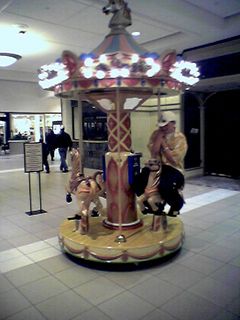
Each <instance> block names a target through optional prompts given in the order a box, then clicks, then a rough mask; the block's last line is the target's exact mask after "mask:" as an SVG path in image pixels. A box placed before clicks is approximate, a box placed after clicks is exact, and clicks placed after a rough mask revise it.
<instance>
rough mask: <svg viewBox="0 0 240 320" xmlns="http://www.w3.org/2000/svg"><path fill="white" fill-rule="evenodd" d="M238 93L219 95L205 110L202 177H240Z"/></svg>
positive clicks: (214, 97) (239, 92)
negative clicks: (203, 174) (208, 175)
mask: <svg viewBox="0 0 240 320" xmlns="http://www.w3.org/2000/svg"><path fill="white" fill-rule="evenodd" d="M239 101H240V90H232V91H224V92H218V93H216V94H215V95H213V96H212V97H211V98H209V100H208V101H207V103H206V106H205V107H206V109H205V168H204V171H205V174H210V175H213V174H216V175H225V176H229V177H232V178H239V177H240V155H239V147H240V106H239Z"/></svg>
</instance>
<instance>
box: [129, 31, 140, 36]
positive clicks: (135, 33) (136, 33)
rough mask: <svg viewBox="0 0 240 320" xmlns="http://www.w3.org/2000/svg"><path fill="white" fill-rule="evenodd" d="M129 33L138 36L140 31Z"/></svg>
mask: <svg viewBox="0 0 240 320" xmlns="http://www.w3.org/2000/svg"><path fill="white" fill-rule="evenodd" d="M131 34H132V36H133V37H139V36H140V34H141V33H140V31H133V32H132V33H131Z"/></svg>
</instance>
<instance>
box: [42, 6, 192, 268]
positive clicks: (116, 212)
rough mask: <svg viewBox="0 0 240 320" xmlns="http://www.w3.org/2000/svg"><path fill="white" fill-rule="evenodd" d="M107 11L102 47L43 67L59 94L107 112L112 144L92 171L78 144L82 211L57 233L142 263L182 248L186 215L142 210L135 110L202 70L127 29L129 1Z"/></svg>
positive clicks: (71, 249)
mask: <svg viewBox="0 0 240 320" xmlns="http://www.w3.org/2000/svg"><path fill="white" fill-rule="evenodd" d="M103 13H105V14H106V15H108V14H112V17H111V19H110V22H109V28H110V32H109V34H107V35H106V37H105V39H104V40H103V41H102V42H101V43H100V44H99V46H98V47H97V48H95V49H94V50H93V51H92V52H90V53H88V54H81V55H80V56H79V57H78V56H76V55H75V54H74V53H72V52H70V51H67V50H66V51H64V52H63V53H62V56H61V59H59V60H57V61H56V62H54V63H53V64H51V65H45V66H43V67H41V68H40V70H39V84H40V85H41V87H42V88H43V89H46V90H53V91H54V93H55V95H56V96H57V97H61V98H65V99H75V100H78V101H82V100H87V101H89V102H91V103H92V104H94V105H95V106H96V107H97V108H99V109H101V110H102V111H104V112H105V113H107V128H108V152H106V154H105V157H104V159H103V168H100V169H102V170H100V171H98V172H97V173H96V174H95V175H94V176H91V177H86V176H85V175H84V172H83V169H82V168H83V166H84V164H83V163H82V161H81V154H80V152H79V150H72V152H71V161H72V171H71V174H70V177H69V182H68V185H67V186H66V193H67V195H66V200H67V201H68V202H70V201H71V196H72V195H73V196H75V197H76V199H77V202H78V204H79V212H78V213H77V214H76V215H75V216H73V217H69V218H66V219H65V220H64V221H63V222H62V224H61V225H60V228H59V233H58V237H59V243H60V247H61V249H62V251H63V252H67V253H68V254H70V255H73V256H75V257H78V258H80V259H84V260H89V261H97V262H104V263H132V262H133V263H139V262H143V261H149V260H154V259H159V258H162V257H164V256H167V255H169V254H171V253H173V252H176V251H177V250H179V249H180V248H181V247H182V244H183V241H184V226H183V223H182V221H181V219H180V218H179V217H171V216H168V215H167V214H166V215H158V214H154V212H152V211H151V210H149V214H143V213H142V211H141V210H140V208H139V206H138V204H137V201H136V199H137V196H136V194H135V192H134V188H133V187H132V184H133V181H134V178H135V176H136V175H138V174H139V172H140V171H141V165H140V154H138V153H134V152H133V151H132V141H131V121H130V113H131V112H134V111H135V110H136V109H137V108H138V107H139V106H141V105H142V104H143V103H144V102H145V101H146V100H147V99H149V98H150V97H151V96H152V95H153V92H155V93H157V94H158V97H159V99H160V95H161V93H162V92H165V93H169V92H179V91H181V90H183V89H184V88H185V87H186V86H189V85H193V84H195V83H196V82H197V81H198V70H197V67H196V65H195V64H191V63H190V62H186V61H183V60H181V61H178V59H177V55H176V52H175V51H174V50H167V51H165V52H164V53H163V54H161V55H159V54H157V53H154V52H148V51H146V50H145V49H144V48H142V47H141V46H140V45H138V44H137V42H136V41H135V40H134V39H133V37H132V35H131V34H130V33H128V32H127V31H126V28H127V27H128V26H130V25H131V23H132V21H131V10H130V9H129V7H128V5H127V3H126V2H125V1H123V0H119V1H110V0H109V1H108V4H107V5H106V6H105V7H104V8H103ZM143 134H144V133H143ZM93 204H94V206H95V207H94V209H93V210H92V209H91V208H92V205H93ZM149 207H150V206H149ZM149 207H147V209H149ZM93 211H94V213H95V214H93Z"/></svg>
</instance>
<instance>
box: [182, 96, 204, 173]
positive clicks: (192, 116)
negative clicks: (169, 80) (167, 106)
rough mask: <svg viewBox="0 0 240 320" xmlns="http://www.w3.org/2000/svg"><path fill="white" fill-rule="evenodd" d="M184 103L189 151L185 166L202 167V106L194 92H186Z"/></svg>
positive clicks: (185, 129)
mask: <svg viewBox="0 0 240 320" xmlns="http://www.w3.org/2000/svg"><path fill="white" fill-rule="evenodd" d="M183 99H184V101H183V105H184V133H185V135H186V138H187V142H188V151H187V154H186V157H185V168H186V169H191V168H196V167H200V165H201V159H200V108H199V102H198V100H197V98H196V96H195V95H194V94H193V93H185V94H184V97H183Z"/></svg>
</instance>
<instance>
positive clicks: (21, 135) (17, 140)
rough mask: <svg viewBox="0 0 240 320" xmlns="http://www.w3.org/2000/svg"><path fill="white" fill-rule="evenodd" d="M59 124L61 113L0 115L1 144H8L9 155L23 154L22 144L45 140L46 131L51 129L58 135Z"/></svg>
mask: <svg viewBox="0 0 240 320" xmlns="http://www.w3.org/2000/svg"><path fill="white" fill-rule="evenodd" d="M61 124H62V115H61V113H48V114H47V113H46V114H29V113H28V114H27V113H9V114H6V113H3V114H0V136H1V140H2V141H3V142H2V143H9V149H10V152H11V154H19V153H23V143H24V142H26V141H32V142H38V141H39V139H40V138H43V139H44V140H45V134H46V132H47V130H48V129H49V128H51V129H54V131H55V133H58V128H59V127H60V125H61Z"/></svg>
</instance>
